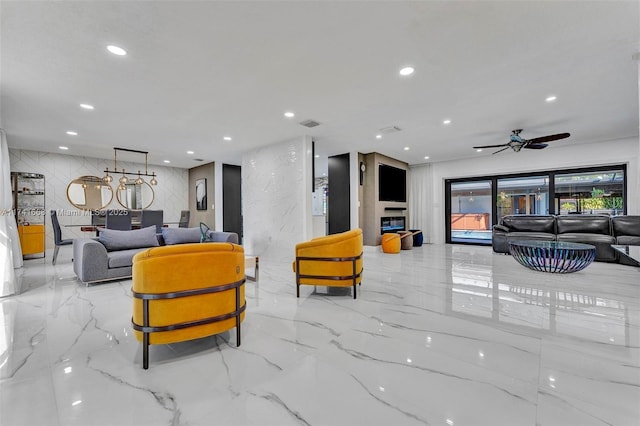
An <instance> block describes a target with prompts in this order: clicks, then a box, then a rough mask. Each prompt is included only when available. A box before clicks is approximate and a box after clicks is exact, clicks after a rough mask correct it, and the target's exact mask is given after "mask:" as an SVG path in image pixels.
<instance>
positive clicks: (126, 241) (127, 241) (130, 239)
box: [98, 225, 159, 251]
mask: <svg viewBox="0 0 640 426" xmlns="http://www.w3.org/2000/svg"><path fill="white" fill-rule="evenodd" d="M98 241H100V242H101V243H102V244H103V245H104V246H105V247H106V249H107V251H115V250H128V249H135V248H144V247H157V246H158V245H159V244H158V239H157V238H156V226H155V225H151V226H148V227H146V228H142V229H134V230H131V231H118V230H116V229H103V230H102V231H100V236H99V237H98Z"/></svg>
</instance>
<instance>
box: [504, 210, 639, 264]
mask: <svg viewBox="0 0 640 426" xmlns="http://www.w3.org/2000/svg"><path fill="white" fill-rule="evenodd" d="M513 240H543V241H565V242H574V243H585V244H591V245H593V246H595V247H596V260H597V261H601V262H616V261H622V262H623V263H627V262H626V261H624V259H619V256H618V254H617V253H616V251H615V250H614V249H613V248H612V247H611V245H612V244H624V245H640V216H614V217H609V216H603V215H558V216H553V215H509V216H505V217H503V218H502V220H501V221H500V223H499V224H498V225H495V226H494V227H493V251H494V252H496V253H509V241H513Z"/></svg>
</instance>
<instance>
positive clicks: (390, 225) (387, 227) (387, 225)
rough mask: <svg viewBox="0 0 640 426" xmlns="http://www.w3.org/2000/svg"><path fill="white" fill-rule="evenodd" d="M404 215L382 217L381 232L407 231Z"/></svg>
mask: <svg viewBox="0 0 640 426" xmlns="http://www.w3.org/2000/svg"><path fill="white" fill-rule="evenodd" d="M405 219H406V218H405V217H404V216H391V217H381V218H380V233H381V234H384V233H385V232H398V231H405V230H406V229H407V228H406V223H405Z"/></svg>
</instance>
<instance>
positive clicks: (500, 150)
mask: <svg viewBox="0 0 640 426" xmlns="http://www.w3.org/2000/svg"><path fill="white" fill-rule="evenodd" d="M498 146H500V145H498ZM505 149H509V147H508V146H507V147H504V148H502V149H499V150H497V151H496V152H493V153H491V155H494V154H497V153H499V152H502V151H504V150H505Z"/></svg>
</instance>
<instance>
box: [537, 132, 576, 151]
mask: <svg viewBox="0 0 640 426" xmlns="http://www.w3.org/2000/svg"><path fill="white" fill-rule="evenodd" d="M569 136H571V134H569V133H558V134H557V135H549V136H541V137H539V138H533V139H529V141H528V142H529V143H533V144H536V143H545V142H552V141H557V140H558V139H565V138H568V137H569ZM534 149H535V148H534Z"/></svg>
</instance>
